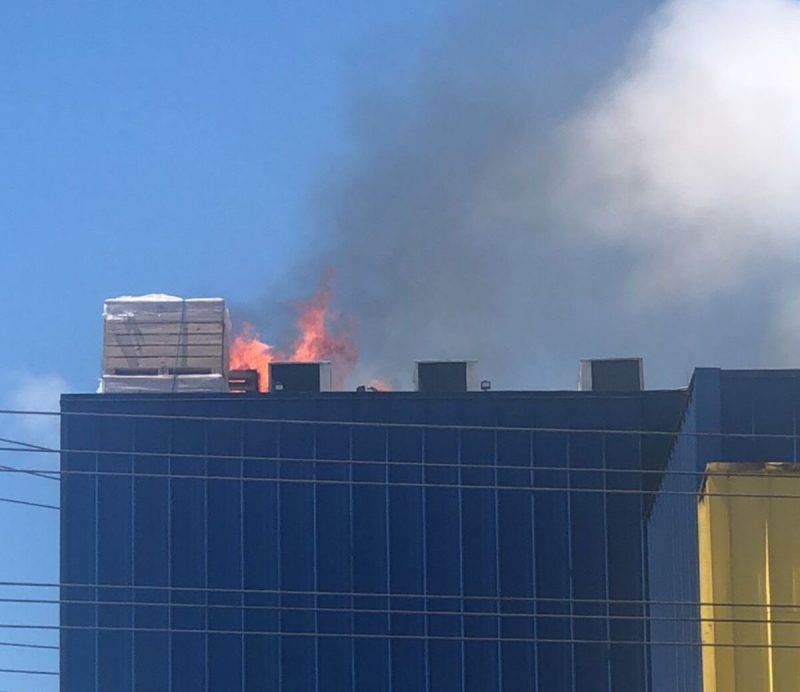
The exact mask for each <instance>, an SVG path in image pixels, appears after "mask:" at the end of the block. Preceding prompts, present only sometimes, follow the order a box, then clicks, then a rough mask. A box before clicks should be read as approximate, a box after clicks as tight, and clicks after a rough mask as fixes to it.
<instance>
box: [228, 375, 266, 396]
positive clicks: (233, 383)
mask: <svg viewBox="0 0 800 692" xmlns="http://www.w3.org/2000/svg"><path fill="white" fill-rule="evenodd" d="M259 383H260V378H259V376H258V370H231V371H230V374H229V375H228V387H229V388H230V390H231V392H233V393H234V394H248V393H253V392H258V390H259V387H258V385H259Z"/></svg>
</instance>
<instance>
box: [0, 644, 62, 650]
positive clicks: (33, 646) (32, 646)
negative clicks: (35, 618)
mask: <svg viewBox="0 0 800 692" xmlns="http://www.w3.org/2000/svg"><path fill="white" fill-rule="evenodd" d="M0 647H9V648H16V649H46V650H49V651H58V650H59V648H60V647H58V646H54V645H51V644H24V643H21V642H0Z"/></svg>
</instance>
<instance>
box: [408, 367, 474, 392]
mask: <svg viewBox="0 0 800 692" xmlns="http://www.w3.org/2000/svg"><path fill="white" fill-rule="evenodd" d="M476 366H477V361H474V360H419V361H417V363H416V367H415V369H414V386H415V388H416V390H417V391H418V392H423V393H426V394H448V393H457V392H471V391H476V390H477V389H478V382H477V379H476V377H475V370H476Z"/></svg>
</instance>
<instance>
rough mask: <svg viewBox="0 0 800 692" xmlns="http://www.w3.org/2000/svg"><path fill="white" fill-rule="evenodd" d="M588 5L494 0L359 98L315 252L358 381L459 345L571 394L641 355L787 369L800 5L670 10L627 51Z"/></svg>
mask: <svg viewBox="0 0 800 692" xmlns="http://www.w3.org/2000/svg"><path fill="white" fill-rule="evenodd" d="M586 5H587V9H586V10H581V9H580V7H579V5H575V6H574V7H573V14H571V15H570V16H569V20H568V21H567V20H564V21H561V22H560V23H559V22H558V21H555V20H554V17H556V16H557V13H556V11H555V10H547V9H536V10H533V9H521V8H520V7H517V6H515V5H513V4H512V3H493V4H492V6H491V9H484V10H483V12H479V13H477V14H476V15H473V16H472V20H471V21H470V20H463V21H461V22H460V23H458V24H457V29H455V30H453V33H452V34H450V35H448V36H443V35H440V34H437V35H436V36H435V37H434V38H435V40H433V41H432V44H433V46H432V47H431V49H430V50H429V51H428V52H427V53H423V55H422V56H421V60H420V68H419V70H418V72H417V73H416V76H415V77H413V78H412V79H410V80H407V81H405V82H403V86H401V87H398V88H397V89H396V90H392V89H391V88H388V89H387V88H384V90H382V91H380V90H378V91H376V90H370V89H366V88H365V89H362V90H361V91H359V93H358V94H357V95H356V98H355V99H354V107H353V110H354V113H353V133H354V134H353V141H352V152H353V153H352V156H351V157H350V159H349V160H348V161H347V162H346V163H345V164H343V166H342V171H343V172H342V174H341V175H340V176H339V177H338V179H337V180H336V181H335V183H333V184H331V185H330V186H328V187H327V188H326V189H325V191H324V192H325V196H324V199H325V200H326V202H327V204H326V206H325V208H326V209H327V212H328V213H327V214H326V215H323V217H322V219H321V221H322V224H323V228H324V229H325V232H324V239H323V242H322V243H321V245H322V253H321V258H322V261H324V262H325V263H331V261H332V264H333V266H334V268H335V270H336V273H337V277H338V287H337V288H338V290H340V292H341V303H342V308H343V310H344V311H345V312H347V313H349V314H352V315H354V317H355V318H356V319H357V320H358V322H359V325H360V333H359V337H360V350H361V353H362V354H363V357H362V363H361V366H360V367H361V371H360V372H359V373H358V374H359V377H363V378H365V379H368V378H369V377H370V376H372V375H375V374H379V375H384V376H391V377H393V378H394V380H395V382H396V383H399V384H401V385H403V384H406V383H407V380H408V376H407V375H408V374H409V373H410V369H411V363H412V362H413V360H414V359H416V358H469V357H474V358H479V359H480V360H481V361H482V371H481V374H482V376H486V377H489V378H490V379H492V380H494V383H495V386H505V387H511V388H526V387H551V386H555V387H572V386H573V385H574V380H575V374H576V372H577V359H578V358H580V357H587V356H588V357H591V356H611V355H620V356H622V355H632V354H636V355H643V356H644V357H645V358H646V366H648V371H649V372H650V373H653V374H655V377H651V378H650V384H651V385H669V386H675V385H677V384H683V383H685V381H686V378H687V376H688V375H689V373H690V372H691V370H692V368H694V367H695V366H698V365H720V366H723V367H764V366H770V365H784V364H786V363H787V362H789V363H790V364H791V361H790V360H789V359H791V358H792V355H793V352H794V343H796V342H797V336H796V334H797V333H798V331H797V330H798V329H800V317H796V315H797V309H796V308H797V307H798V306H800V282H798V281H797V280H796V279H795V278H794V277H795V275H796V274H797V269H798V268H799V267H798V254H797V248H798V243H797V234H798V229H800V226H799V225H798V222H800V194H798V190H797V187H798V183H800V130H798V128H797V123H800V80H798V79H797V77H796V75H797V74H798V72H799V71H800V5H798V4H797V3H796V2H794V0H673V1H672V2H668V3H667V4H665V5H664V6H662V7H661V8H660V9H659V10H658V11H657V12H656V13H655V14H654V15H653V16H652V17H651V18H650V19H649V20H648V21H647V22H645V23H644V25H643V26H642V27H641V28H640V29H639V31H638V32H637V33H636V35H635V37H634V38H633V41H632V46H631V48H630V50H629V52H628V54H627V56H620V55H619V54H618V53H615V51H614V49H613V46H611V42H613V41H617V40H618V37H615V35H614V31H613V30H612V29H613V28H614V27H610V26H609V25H608V24H603V25H602V26H601V22H600V20H599V15H595V16H594V17H593V20H594V22H595V26H596V27H597V33H598V34H602V33H603V32H608V35H609V38H608V39H607V42H606V43H603V41H602V40H601V39H600V38H598V37H597V36H594V35H592V32H591V31H589V32H583V33H581V32H578V31H576V30H575V29H574V26H581V23H582V20H586V19H592V17H589V15H587V16H580V15H581V13H583V14H586V13H588V12H590V10H589V9H588V7H589V3H587V4H586ZM548 12H550V14H549V15H547V16H544V15H543V13H545V14H546V13H548ZM537 13H538V14H537ZM545 20H547V21H545ZM548 22H549V23H548ZM615 28H616V29H617V30H622V29H623V28H624V22H622V21H621V20H620V23H618V24H617V25H616V26H615ZM595 63H597V64H607V66H608V68H609V69H608V70H607V71H606V72H605V73H604V72H603V70H602V69H601V68H598V67H596V66H595ZM613 67H616V71H614V69H613ZM384 81H391V80H384ZM793 342H794V343H793ZM794 364H796V362H795V363H794Z"/></svg>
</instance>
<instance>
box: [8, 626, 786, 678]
mask: <svg viewBox="0 0 800 692" xmlns="http://www.w3.org/2000/svg"><path fill="white" fill-rule="evenodd" d="M0 629H12V630H43V631H65V630H66V631H73V630H74V631H91V632H97V633H100V632H131V633H134V632H153V633H161V634H205V635H228V636H236V637H243V636H254V637H281V638H283V637H308V638H311V639H314V638H334V639H381V640H384V641H385V640H387V639H391V640H414V641H456V642H491V643H498V642H499V643H501V644H502V643H522V644H567V645H589V644H590V645H597V646H635V647H641V648H645V647H648V646H664V647H692V648H696V647H709V648H724V649H769V650H772V649H789V650H800V644H775V643H769V644H762V643H758V642H731V643H722V642H701V641H683V642H681V641H658V640H656V641H652V640H651V641H647V640H645V639H642V640H641V641H636V640H614V639H576V638H573V637H570V638H564V639H543V638H538V637H537V638H534V637H505V636H502V635H500V636H496V637H489V636H484V637H478V636H451V635H436V634H391V633H386V634H376V633H367V632H364V633H351V632H348V633H339V632H296V631H288V632H287V631H264V630H256V631H253V630H237V629H211V628H186V629H180V628H174V627H136V626H125V625H97V626H96V625H20V624H0ZM1 672H7V671H3V670H0V673H1ZM53 674H54V675H55V674H57V673H53Z"/></svg>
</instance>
